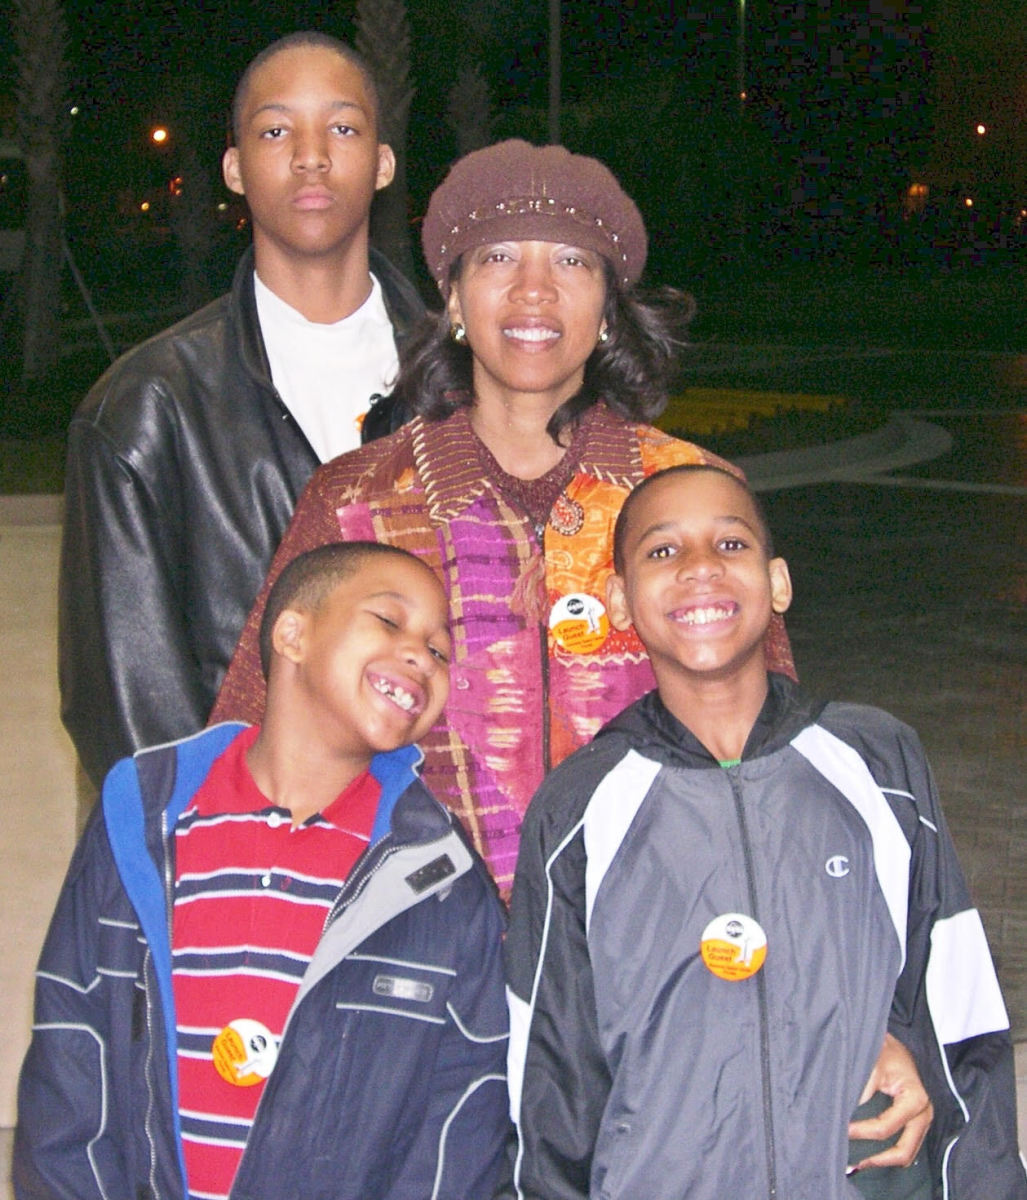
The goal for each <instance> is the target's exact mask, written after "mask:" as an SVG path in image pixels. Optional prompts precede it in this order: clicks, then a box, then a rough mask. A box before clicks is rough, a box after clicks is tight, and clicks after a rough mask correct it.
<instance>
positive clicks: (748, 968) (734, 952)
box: [699, 913, 767, 981]
mask: <svg viewBox="0 0 1027 1200" xmlns="http://www.w3.org/2000/svg"><path fill="white" fill-rule="evenodd" d="M699 948H700V950H701V952H702V960H703V962H704V963H705V964H706V966H707V967H708V968H709V969H710V970H711V971H712V972H713V974H714V975H716V976H717V977H718V978H719V979H727V980H730V981H734V980H736V979H749V978H750V977H751V976H753V975H755V974H756V972H757V971H758V970H759V969H760V967H762V966H763V961H764V959H765V958H766V957H767V935H766V934H765V933H764V932H763V927H762V926H761V925H760V923H759V922H758V921H755V920H753V918H752V917H747V916H746V915H745V914H744V913H723V914H721V916H719V917H714V918H713V920H712V921H711V922H710V923H709V925H707V926H706V928H705V929H704V930H703V934H702V940H701V941H700V943H699Z"/></svg>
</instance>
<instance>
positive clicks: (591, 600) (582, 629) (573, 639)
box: [549, 592, 610, 654]
mask: <svg viewBox="0 0 1027 1200" xmlns="http://www.w3.org/2000/svg"><path fill="white" fill-rule="evenodd" d="M549 629H550V631H551V632H552V635H553V637H554V638H555V639H556V643H557V645H558V646H559V647H560V648H561V649H562V650H566V651H567V652H568V653H569V654H594V653H595V652H596V651H597V650H598V649H599V647H600V646H601V645H602V644H603V642H605V641H606V638H607V636H608V635H609V632H610V618H609V617H608V616H607V615H606V605H605V604H603V602H602V601H601V600H598V599H597V598H596V597H595V596H590V595H589V594H588V593H587V592H571V593H570V595H568V596H561V597H560V599H559V600H557V602H556V603H555V604H554V605H553V609H552V612H550V614H549Z"/></svg>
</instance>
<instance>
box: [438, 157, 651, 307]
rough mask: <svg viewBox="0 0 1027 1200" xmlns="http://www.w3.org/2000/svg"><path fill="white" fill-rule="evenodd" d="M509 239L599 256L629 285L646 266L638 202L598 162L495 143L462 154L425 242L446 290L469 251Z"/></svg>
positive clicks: (441, 188) (441, 193)
mask: <svg viewBox="0 0 1027 1200" xmlns="http://www.w3.org/2000/svg"><path fill="white" fill-rule="evenodd" d="M506 240H511V241H519V242H530V241H539V242H566V243H567V244H569V245H572V246H581V247H582V249H584V250H594V251H595V252H596V253H597V254H601V255H602V256H603V258H605V259H606V260H607V262H609V263H610V265H611V266H612V267H613V269H614V272H615V273H616V275H617V277H618V278H619V280H620V282H621V283H622V284H623V285H624V286H625V287H630V286H631V285H632V284H633V283H637V282H638V279H639V277H640V276H641V274H642V268H643V267H644V266H645V255H646V233H645V225H644V224H643V223H642V216H641V214H640V213H639V211H638V209H637V208H636V207H635V204H634V202H633V201H632V200H631V198H630V197H629V196H627V195H626V194H625V193H624V191H623V190H622V189H621V186H620V184H619V183H618V182H617V180H616V179H614V177H613V175H612V173H611V172H610V171H609V170H608V169H607V168H606V167H604V166H603V164H602V163H601V162H599V161H598V159H595V158H586V157H585V156H584V155H582V154H571V152H570V151H569V150H566V149H564V147H563V146H532V145H530V144H529V143H528V142H524V141H520V140H519V139H516V138H515V139H511V140H510V141H506V142H497V143H496V144H495V145H494V146H486V147H485V149H484V150H475V151H473V152H472V153H471V154H466V155H464V157H463V158H461V159H460V160H459V161H458V162H456V163H454V164H453V166H452V167H451V168H450V171H449V174H448V175H447V176H446V178H445V179H444V180H443V181H442V183H440V184H439V186H438V187H437V188H436V189H435V191H434V192H433V193H432V198H431V200H430V201H429V203H428V211H427V213H426V214H425V217H424V224H423V225H422V227H421V244H422V245H423V247H424V257H425V261H426V262H427V264H428V269H429V270H430V271H431V273H432V275H433V276H434V277H435V282H436V283H437V284H438V285H439V287H440V289H442V290H443V291H445V289H446V287H447V283H448V279H449V272H450V268H451V267H452V265H453V263H454V262H456V260H457V259H458V258H459V257H460V255H461V254H463V253H464V251H465V250H470V249H473V248H474V247H475V246H484V245H486V244H487V243H489V242H501V241H506Z"/></svg>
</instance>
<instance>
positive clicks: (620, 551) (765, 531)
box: [613, 463, 774, 575]
mask: <svg viewBox="0 0 1027 1200" xmlns="http://www.w3.org/2000/svg"><path fill="white" fill-rule="evenodd" d="M699 471H712V472H713V473H714V474H716V475H724V476H725V477H726V478H728V479H731V480H733V481H734V482H735V483H737V484H738V486H739V487H740V488H741V489H742V491H743V492H745V494H746V495H747V496H748V497H749V499H750V500H751V501H752V506H753V509H754V510H755V513H756V520H757V523H758V526H759V528H758V532H759V535H760V541H761V542H762V544H763V550H764V553H765V554H766V556H767V558H773V557H774V542H773V539H772V538H771V536H770V526H769V525H768V524H767V514H766V513H765V512H764V511H763V505H762V504H761V503H760V501H759V499H758V498H757V496H756V493H755V492H754V491H753V490H752V488H751V487H750V486H749V482H748V480H747V479H746V478H745V476H744V475H742V474H741V472H739V473H738V474H737V475H736V474H735V472H734V471H729V470H727V469H726V468H724V467H718V466H717V465H716V464H715V463H678V464H677V466H673V467H664V468H663V470H662V471H654V472H653V474H652V475H648V476H646V478H645V479H643V480H642V482H641V483H638V484H636V485H635V487H634V488H632V490H631V491H630V492H629V493H628V495H627V498H626V499H625V501H624V503H623V505H621V510H620V512H619V513H618V514H617V522H616V524H615V525H614V527H613V569H614V571H616V572H617V574H618V575H621V574H623V571H624V543H625V541H626V540H627V536H628V523H629V521H630V519H631V510H632V509H633V508H634V506H635V503H636V501H637V499H638V497H639V496H640V495H642V493H643V492H645V491H646V490H647V489H648V488H649V487H650V486H651V485H652V484H654V483H656V482H657V480H660V479H666V478H667V476H668V475H692V474H695V473H697V472H699Z"/></svg>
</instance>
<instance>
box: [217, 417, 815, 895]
mask: <svg viewBox="0 0 1027 1200" xmlns="http://www.w3.org/2000/svg"><path fill="white" fill-rule="evenodd" d="M476 445H477V443H476V440H475V435H474V433H473V431H472V430H471V426H470V420H469V415H468V412H467V410H466V409H461V410H459V411H458V412H457V413H455V414H454V415H453V416H451V417H449V418H448V419H447V420H445V421H438V422H426V421H424V420H422V419H420V418H418V419H415V420H414V421H412V422H411V423H410V424H409V425H407V426H405V427H404V428H402V429H401V430H399V431H398V432H397V433H395V434H393V435H392V436H391V437H388V438H383V439H382V440H381V441H378V442H372V443H370V444H369V445H367V446H364V447H362V448H361V449H360V450H357V451H355V452H353V453H351V454H346V455H343V456H342V457H341V458H338V459H335V460H334V462H331V463H328V464H326V465H325V466H324V467H322V468H321V469H320V470H319V471H318V472H317V473H316V474H315V476H314V478H313V479H312V480H311V483H310V485H309V487H308V488H307V491H306V492H305V493H304V495H303V496H302V497H301V498H300V502H299V505H298V506H297V509H296V514H295V517H294V518H293V523H292V525H291V526H290V528H289V531H288V533H287V534H286V537H285V540H284V541H283V543H282V546H281V548H280V549H279V552H278V554H277V555H276V556H275V561H274V563H273V564H272V569H271V576H270V577H269V582H270V581H273V579H274V578H275V577H276V576H277V574H278V572H279V571H280V570H281V568H282V567H283V566H284V565H285V563H286V562H288V561H289V560H290V559H292V558H294V557H295V556H296V555H297V554H299V553H301V552H302V551H303V550H307V549H310V548H312V547H313V546H315V545H320V544H322V543H324V542H329V541H340V540H343V541H345V540H352V539H356V538H373V539H375V540H377V541H383V542H389V543H392V544H394V545H397V546H402V547H403V548H404V549H407V550H410V551H412V552H413V553H414V554H416V555H418V556H419V557H420V558H422V559H423V560H424V561H425V562H427V563H428V564H429V565H430V566H431V567H432V569H433V570H434V571H435V572H436V573H437V574H438V576H439V578H440V579H441V580H442V581H443V583H444V585H445V587H446V591H447V594H448V597H449V604H450V615H451V628H452V634H453V642H454V654H453V663H452V669H451V688H450V699H449V703H448V704H447V707H446V712H445V714H444V717H443V719H442V720H441V721H440V722H439V724H438V725H436V727H435V728H434V729H433V730H432V731H431V732H430V733H429V735H428V736H427V737H426V738H425V739H424V741H423V743H422V748H423V750H424V752H425V765H424V771H423V775H424V779H425V781H426V782H427V784H428V786H429V787H430V788H431V789H432V791H433V792H434V793H435V795H436V796H437V797H438V798H439V799H440V800H442V801H443V802H444V803H446V804H448V805H449V806H450V808H452V809H453V810H454V812H456V813H457V815H458V816H459V817H460V819H461V820H462V821H463V823H464V825H465V827H466V828H467V830H468V832H469V833H470V835H471V837H472V839H473V841H474V843H475V845H476V847H477V848H478V850H479V851H480V852H481V853H482V854H483V856H484V858H485V860H486V862H487V863H488V864H489V867H490V869H491V870H492V873H493V875H494V877H495V878H496V881H497V883H498V884H499V886H500V890H501V891H503V892H504V893H505V892H506V891H507V890H508V888H509V886H510V883H511V882H512V879H513V870H514V865H515V863H516V857H517V847H518V841H519V837H520V826H521V820H522V818H523V815H524V811H525V809H526V807H527V805H528V801H529V800H530V799H531V797H532V795H533V794H534V792H535V789H536V788H537V787H538V785H539V783H540V782H541V781H542V777H543V775H544V774H545V772H546V771H547V770H548V769H549V768H550V767H551V766H554V765H555V764H556V763H558V762H560V761H561V760H562V759H564V758H565V757H566V756H567V755H568V754H570V753H571V752H572V751H573V750H575V749H577V748H578V747H579V746H582V745H584V744H585V743H586V742H587V741H588V740H589V739H590V738H592V737H593V736H594V735H595V733H596V732H597V731H598V729H599V728H600V726H601V725H602V724H604V723H605V722H606V721H608V720H609V719H610V718H611V717H613V716H615V715H616V714H617V713H618V712H620V711H621V709H623V708H624V707H626V706H627V705H628V704H629V703H631V702H632V701H634V700H636V699H638V697H639V696H641V695H642V694H643V693H644V692H646V691H648V690H649V689H651V688H652V687H653V684H654V681H653V676H652V671H651V669H650V666H649V661H648V658H647V657H646V654H645V651H644V649H643V648H642V646H641V643H640V642H639V641H638V639H637V638H636V637H635V636H634V634H633V633H632V632H629V633H627V634H620V633H617V632H615V631H612V630H609V628H608V626H607V627H606V628H605V629H604V626H603V621H604V619H605V606H604V605H603V604H602V601H603V599H604V597H605V587H606V578H607V576H608V575H609V574H610V572H611V570H612V552H613V526H614V522H615V520H616V517H617V513H618V511H619V510H620V506H621V504H622V503H623V501H624V497H625V496H626V495H627V493H628V492H629V491H630V490H631V488H632V487H634V485H635V484H636V483H638V482H639V481H640V480H641V479H643V478H644V477H646V476H647V475H650V474H652V473H653V472H655V471H657V470H660V469H661V468H662V467H665V466H672V465H675V464H678V463H701V462H711V463H716V464H717V465H720V466H727V465H728V464H726V463H724V462H723V460H721V459H718V458H716V457H715V456H714V455H711V454H709V453H707V452H706V451H704V450H702V449H700V448H699V447H698V446H694V445H692V444H691V443H689V442H683V441H680V440H678V439H676V438H672V437H669V436H668V435H666V434H664V433H661V432H660V431H659V430H657V429H654V428H651V427H649V426H644V425H633V424H629V423H628V422H626V421H624V420H622V419H620V418H619V417H616V416H614V415H613V414H612V413H610V412H609V411H608V410H606V409H605V408H603V407H600V408H599V409H598V411H597V412H596V413H595V416H594V418H593V419H592V420H591V421H590V424H589V430H588V436H587V438H586V439H585V444H584V446H583V449H582V454H581V460H580V463H579V465H578V470H577V473H576V474H575V475H574V476H573V478H572V479H571V481H570V483H569V484H568V486H567V487H566V488H565V489H564V501H565V502H566V503H563V504H559V505H554V512H553V515H551V517H550V522H549V524H548V525H547V527H546V529H545V531H544V538H543V545H541V546H540V545H539V543H538V539H537V538H536V535H535V531H534V529H533V528H532V524H531V521H530V520H529V519H528V518H527V517H526V516H525V515H524V514H523V513H521V512H520V511H519V510H517V509H515V508H514V507H513V506H512V505H511V504H510V502H509V501H508V500H507V499H505V498H504V496H503V494H502V493H501V491H500V490H499V489H498V488H497V487H496V486H494V484H493V483H492V481H490V480H489V479H488V478H483V477H482V473H481V469H480V465H479V463H480V459H479V456H478V454H477V452H476ZM732 469H733V468H732ZM579 509H580V518H581V520H580V523H579V522H578V521H577V519H576V514H577V513H578V510H579ZM266 593H267V585H265V590H264V592H262V594H261V596H260V598H259V599H258V602H257V605H256V607H255V609H254V612H253V613H252V614H251V615H250V619H249V620H248V621H247V624H246V628H245V629H244V631H243V635H242V638H241V640H240V644H239V647H238V649H237V651H236V655H235V658H234V659H233V661H232V664H231V666H230V668H229V672H228V676H227V678H226V680H225V684H224V687H223V688H222V691H221V695H220V696H219V698H218V703H217V706H216V707H215V710H214V714H213V716H212V719H217V720H225V719H228V718H237V719H243V720H249V721H257V720H259V719H260V715H261V712H262V708H263V679H262V677H261V674H260V667H259V657H258V653H257V632H258V630H259V622H260V615H261V613H262V611H263V605H264V601H265V598H266ZM579 610H580V612H579ZM564 612H566V616H567V620H566V621H565V622H561V621H560V619H559V618H560V615H561V613H564ZM551 623H555V624H556V626H557V628H556V629H555V631H554V629H551V628H550V625H551ZM779 634H780V636H778V635H777V634H775V637H774V638H773V639H771V640H769V641H768V647H769V648H770V651H771V656H770V661H769V665H770V666H771V668H772V669H773V670H778V671H783V672H785V673H789V674H794V667H793V665H792V661H791V653H790V650H789V648H788V643H787V637H785V636H784V630H783V626H780V627H779Z"/></svg>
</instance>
